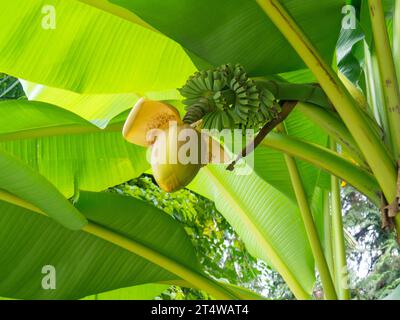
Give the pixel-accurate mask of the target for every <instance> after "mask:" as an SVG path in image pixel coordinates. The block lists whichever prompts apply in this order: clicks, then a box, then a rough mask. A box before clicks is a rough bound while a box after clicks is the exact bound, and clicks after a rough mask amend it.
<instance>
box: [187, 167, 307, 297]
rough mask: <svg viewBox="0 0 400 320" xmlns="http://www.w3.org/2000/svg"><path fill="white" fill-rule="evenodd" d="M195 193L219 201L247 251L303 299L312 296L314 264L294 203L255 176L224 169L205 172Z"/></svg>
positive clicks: (217, 202) (207, 169)
mask: <svg viewBox="0 0 400 320" xmlns="http://www.w3.org/2000/svg"><path fill="white" fill-rule="evenodd" d="M190 188H191V189H192V190H194V191H196V192H198V193H200V194H202V195H204V196H206V197H208V198H210V199H212V200H214V201H215V203H216V206H217V208H218V210H219V211H220V212H221V213H222V214H223V215H224V216H225V218H226V219H227V220H228V222H229V223H230V224H231V225H232V226H233V227H234V229H235V230H236V231H237V232H238V234H239V235H240V236H241V238H242V239H243V241H244V242H245V243H246V246H247V249H248V250H249V251H250V252H251V253H252V254H253V255H254V256H256V257H258V258H261V259H263V260H265V261H267V262H270V263H271V264H272V265H273V266H274V267H275V268H276V269H277V270H278V271H279V272H280V273H281V274H282V275H283V277H284V278H285V280H286V281H287V282H288V284H289V286H290V287H291V289H292V290H293V291H294V292H295V293H296V295H297V296H298V297H300V298H306V297H307V296H308V295H309V294H310V293H311V290H312V288H313V284H314V262H313V258H312V255H311V252H310V247H309V243H308V240H307V237H306V234H305V230H304V227H303V223H302V221H301V217H300V213H299V212H298V209H297V207H296V206H295V205H294V204H293V202H291V201H289V200H288V199H287V198H286V197H285V196H284V195H282V194H281V193H280V192H279V191H277V190H275V189H274V188H273V187H271V186H270V185H268V184H267V183H266V182H264V181H263V180H262V179H261V178H259V177H258V176H257V175H256V174H254V173H252V174H250V175H248V176H238V175H235V174H232V173H229V172H228V171H226V170H225V168H224V167H220V166H208V167H207V168H203V169H202V170H201V171H200V174H199V175H198V176H197V178H196V179H195V181H194V182H193V183H192V184H191V185H190Z"/></svg>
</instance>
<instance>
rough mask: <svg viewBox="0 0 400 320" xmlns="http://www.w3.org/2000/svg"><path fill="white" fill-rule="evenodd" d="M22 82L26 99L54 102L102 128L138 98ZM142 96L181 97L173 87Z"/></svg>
mask: <svg viewBox="0 0 400 320" xmlns="http://www.w3.org/2000/svg"><path fill="white" fill-rule="evenodd" d="M21 84H22V86H23V89H24V91H25V94H26V96H27V98H28V99H29V100H34V101H41V102H47V103H50V104H53V105H57V106H58V107H62V108H64V109H67V110H69V111H71V112H73V113H75V114H77V115H79V116H81V117H82V118H84V119H86V120H88V121H90V122H91V123H93V124H95V125H96V126H98V127H99V128H102V129H104V128H105V127H107V125H108V124H109V122H110V120H111V119H113V118H115V117H116V116H117V115H120V114H121V112H123V111H126V110H128V109H131V108H132V107H133V106H134V105H135V103H136V102H137V101H138V99H139V96H138V95H137V94H134V93H126V94H123V93H119V94H79V93H75V92H72V91H68V90H63V89H58V88H52V87H48V86H44V85H40V84H36V83H33V82H29V81H25V80H21ZM145 96H146V97H147V98H148V99H152V100H174V101H176V100H179V99H180V94H179V93H178V91H177V90H176V89H172V90H167V91H155V92H146V94H145ZM170 102H171V101H170ZM180 109H182V108H180ZM182 111H183V110H182Z"/></svg>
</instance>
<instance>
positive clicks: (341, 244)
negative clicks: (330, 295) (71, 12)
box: [331, 143, 350, 300]
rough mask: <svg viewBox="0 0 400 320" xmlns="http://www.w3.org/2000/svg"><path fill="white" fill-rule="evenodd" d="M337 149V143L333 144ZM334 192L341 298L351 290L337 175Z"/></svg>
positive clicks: (335, 234)
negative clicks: (349, 287)
mask: <svg viewBox="0 0 400 320" xmlns="http://www.w3.org/2000/svg"><path fill="white" fill-rule="evenodd" d="M331 147H332V149H333V148H334V149H333V150H336V144H335V143H332V145H331ZM331 190H332V191H331V192H332V201H331V205H332V230H333V243H334V245H333V249H334V252H335V253H334V257H335V258H334V264H335V277H336V289H337V292H338V294H339V298H340V299H341V300H349V299H350V291H349V289H348V271H347V261H346V247H345V241H344V233H343V229H344V228H343V218H342V203H341V198H340V187H339V179H338V178H336V177H335V176H332V177H331Z"/></svg>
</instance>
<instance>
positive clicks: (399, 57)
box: [393, 0, 400, 85]
mask: <svg viewBox="0 0 400 320" xmlns="http://www.w3.org/2000/svg"><path fill="white" fill-rule="evenodd" d="M393 55H394V61H395V65H396V71H397V79H399V78H400V0H396V7H395V11H394V18H393ZM399 85H400V84H399Z"/></svg>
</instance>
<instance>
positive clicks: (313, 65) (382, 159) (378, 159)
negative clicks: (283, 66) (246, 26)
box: [257, 0, 397, 201]
mask: <svg viewBox="0 0 400 320" xmlns="http://www.w3.org/2000/svg"><path fill="white" fill-rule="evenodd" d="M257 2H258V4H259V5H260V6H261V8H262V9H263V10H264V12H265V13H266V14H267V15H268V17H269V18H270V19H271V21H272V22H273V23H274V24H275V25H276V26H277V28H278V29H279V30H280V31H281V32H282V34H283V35H284V36H285V38H286V39H287V40H288V41H289V43H290V44H291V45H292V47H293V48H294V49H295V50H296V52H297V53H298V54H299V56H300V57H301V58H302V59H303V61H304V62H305V63H306V65H307V66H308V67H309V68H310V70H311V71H312V72H313V73H314V75H315V77H316V78H317V80H318V81H319V83H320V85H321V87H322V89H324V91H325V92H326V94H327V96H328V97H329V99H330V101H331V102H332V103H333V104H334V106H335V108H336V110H337V111H338V113H339V115H340V116H341V118H342V119H343V121H344V123H345V124H346V126H347V128H348V129H349V130H350V132H351V134H352V135H353V137H354V139H355V140H356V141H357V144H358V146H359V148H360V150H361V151H362V153H363V155H364V157H365V159H366V160H367V161H368V164H369V166H370V167H371V169H372V172H373V173H374V174H375V177H376V179H377V180H378V182H379V184H380V186H381V188H382V190H383V192H384V194H385V196H386V198H387V199H389V200H388V201H393V200H394V199H395V197H396V180H397V173H396V168H395V163H394V161H393V160H392V159H391V158H390V156H389V154H388V153H387V150H386V149H385V148H384V147H383V145H382V143H381V141H380V140H379V138H378V137H377V136H376V135H375V134H371V133H370V131H371V130H370V126H369V125H368V123H367V122H366V120H365V118H364V116H363V115H362V113H361V107H359V106H358V104H357V102H356V101H355V100H354V98H353V97H352V96H351V95H350V93H349V92H348V91H347V89H346V88H345V86H344V85H343V83H342V82H341V81H340V79H339V78H338V76H337V75H336V74H335V72H334V71H333V70H332V68H331V67H330V66H329V65H328V64H327V63H326V62H325V61H324V60H323V58H322V57H321V56H320V54H319V53H318V51H317V50H316V49H315V48H314V46H313V45H312V43H311V42H310V40H309V39H308V38H307V37H306V35H305V34H304V32H303V31H302V30H301V29H300V27H299V26H298V25H297V24H296V22H295V21H294V20H293V18H292V17H291V16H290V15H289V14H288V13H287V11H286V10H285V8H284V7H283V6H282V5H281V4H280V3H279V1H277V0H257Z"/></svg>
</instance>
